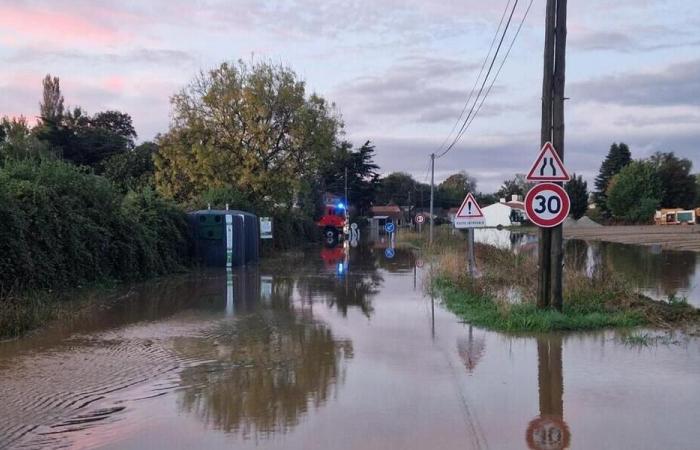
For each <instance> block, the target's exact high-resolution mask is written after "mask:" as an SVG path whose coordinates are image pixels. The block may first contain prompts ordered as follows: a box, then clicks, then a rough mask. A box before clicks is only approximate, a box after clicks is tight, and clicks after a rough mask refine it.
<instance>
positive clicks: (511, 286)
mask: <svg viewBox="0 0 700 450" xmlns="http://www.w3.org/2000/svg"><path fill="white" fill-rule="evenodd" d="M399 236H401V235H399ZM407 239H408V240H407V242H410V243H411V244H412V245H417V246H421V245H424V244H425V241H424V240H423V239H421V238H420V237H418V236H415V235H410V236H407ZM465 245H466V242H465V241H464V240H461V239H459V238H456V237H454V236H450V235H449V233H446V232H445V230H442V229H438V231H437V232H436V239H435V242H434V245H433V247H432V248H424V251H425V252H426V253H428V254H430V255H431V257H432V258H434V264H435V269H434V272H433V273H432V274H431V276H432V277H433V278H432V280H433V282H432V288H433V289H435V290H436V291H437V292H438V293H439V294H440V296H441V297H442V299H443V301H444V303H445V305H446V306H447V307H448V309H450V310H451V311H453V312H454V313H455V314H457V315H458V316H459V317H461V318H462V319H464V320H465V321H467V322H469V323H471V324H474V325H476V326H481V327H486V328H490V329H494V330H498V331H507V332H550V331H573V330H592V329H600V328H608V327H633V326H640V325H647V326H670V325H684V324H691V323H699V322H700V310H697V309H695V308H694V307H692V306H690V305H688V304H686V303H684V302H671V303H665V302H657V301H653V300H651V299H648V298H646V297H644V296H641V295H639V294H638V293H636V292H635V290H634V289H632V288H631V287H630V286H629V285H628V284H627V283H626V282H624V281H622V280H620V279H619V278H617V277H616V276H614V275H611V274H604V273H596V274H593V276H588V274H586V273H585V271H584V270H581V268H580V267H579V266H578V265H577V264H576V261H573V260H567V261H566V262H565V274H564V276H565V280H564V289H565V290H564V309H563V311H562V312H558V311H555V310H539V309H537V307H536V302H535V300H534V299H535V298H536V291H535V290H536V283H535V282H533V280H536V277H537V264H536V263H535V261H533V260H532V259H531V256H529V255H525V254H514V253H513V252H511V251H510V250H501V249H497V248H495V247H491V246H488V245H481V244H477V245H476V258H477V267H478V270H479V276H477V277H475V278H471V277H469V276H468V275H467V268H466V261H465V260H466V258H465V256H464V248H465ZM569 257H570V258H575V255H573V254H571V255H569Z"/></svg>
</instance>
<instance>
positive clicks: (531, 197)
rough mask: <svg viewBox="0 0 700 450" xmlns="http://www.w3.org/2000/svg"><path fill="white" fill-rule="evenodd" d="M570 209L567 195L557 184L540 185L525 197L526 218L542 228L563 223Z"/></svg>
mask: <svg viewBox="0 0 700 450" xmlns="http://www.w3.org/2000/svg"><path fill="white" fill-rule="evenodd" d="M570 208H571V201H570V200H569V194H567V193H566V191H565V190H564V188H563V187H561V186H559V185H558V184H554V183H540V184H538V185H536V186H535V187H533V188H532V189H530V190H529V191H528V193H527V195H526V196H525V212H526V213H527V217H528V218H529V219H530V221H531V222H532V223H534V224H535V225H537V226H539V227H542V228H551V227H556V226H557V225H559V224H561V223H562V222H564V220H566V217H567V216H568V215H569V210H570Z"/></svg>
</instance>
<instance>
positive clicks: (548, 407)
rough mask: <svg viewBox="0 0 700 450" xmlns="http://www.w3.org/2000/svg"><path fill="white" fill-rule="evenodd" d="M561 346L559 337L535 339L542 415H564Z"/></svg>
mask: <svg viewBox="0 0 700 450" xmlns="http://www.w3.org/2000/svg"><path fill="white" fill-rule="evenodd" d="M561 347H562V343H561V338H560V337H553V338H540V339H537V382H538V385H539V391H540V415H542V416H544V415H547V416H558V417H562V416H563V415H564V403H563V401H562V396H563V394H564V380H563V375H562V362H561Z"/></svg>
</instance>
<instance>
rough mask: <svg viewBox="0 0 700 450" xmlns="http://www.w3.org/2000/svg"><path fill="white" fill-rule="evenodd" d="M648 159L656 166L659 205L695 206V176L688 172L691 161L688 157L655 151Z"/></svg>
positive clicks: (668, 206)
mask: <svg viewBox="0 0 700 450" xmlns="http://www.w3.org/2000/svg"><path fill="white" fill-rule="evenodd" d="M649 160H650V161H651V163H652V164H653V165H654V167H655V168H656V174H657V175H658V177H659V180H660V181H661V187H662V189H663V196H662V197H661V207H663V208H693V207H695V196H696V186H695V177H694V176H693V175H692V174H691V173H690V171H691V169H692V168H693V163H692V162H691V161H690V160H689V159H686V158H678V157H677V156H676V155H674V154H673V152H670V153H661V152H656V153H654V154H653V155H652V156H651V158H649Z"/></svg>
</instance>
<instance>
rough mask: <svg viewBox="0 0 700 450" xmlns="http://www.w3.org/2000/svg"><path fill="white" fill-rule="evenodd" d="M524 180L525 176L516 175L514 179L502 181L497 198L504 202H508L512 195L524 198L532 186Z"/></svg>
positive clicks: (532, 184)
mask: <svg viewBox="0 0 700 450" xmlns="http://www.w3.org/2000/svg"><path fill="white" fill-rule="evenodd" d="M525 178H526V177H525V174H523V173H518V174H516V175H515V177H514V178H511V179H508V180H504V181H503V184H502V185H501V188H500V189H499V190H498V192H496V195H497V196H498V197H499V198H505V199H506V201H510V199H511V197H512V196H513V195H519V196H521V197H524V196H525V194H527V191H529V190H530V189H531V188H532V186H534V183H530V182H528V181H527V180H526V179H525Z"/></svg>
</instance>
